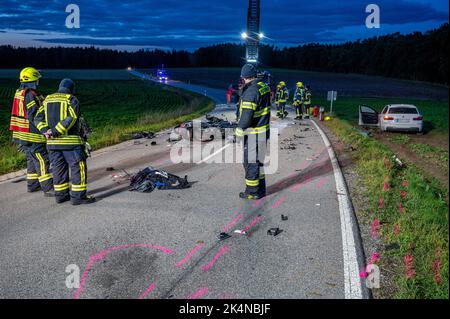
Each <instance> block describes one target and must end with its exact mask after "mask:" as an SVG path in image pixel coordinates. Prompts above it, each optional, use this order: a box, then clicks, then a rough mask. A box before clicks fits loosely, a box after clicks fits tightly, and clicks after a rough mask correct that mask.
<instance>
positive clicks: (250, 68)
mask: <svg viewBox="0 0 450 319" xmlns="http://www.w3.org/2000/svg"><path fill="white" fill-rule="evenodd" d="M257 76H258V71H257V70H256V67H255V66H254V65H253V64H250V63H247V64H245V65H244V66H243V67H242V70H241V77H242V78H244V79H249V78H256V77H257Z"/></svg>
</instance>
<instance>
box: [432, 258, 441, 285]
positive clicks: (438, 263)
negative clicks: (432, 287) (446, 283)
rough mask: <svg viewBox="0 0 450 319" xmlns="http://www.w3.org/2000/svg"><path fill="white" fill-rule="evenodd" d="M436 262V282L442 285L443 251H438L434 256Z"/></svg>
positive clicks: (434, 263) (434, 265)
mask: <svg viewBox="0 0 450 319" xmlns="http://www.w3.org/2000/svg"><path fill="white" fill-rule="evenodd" d="M434 257H435V258H434V261H433V272H434V281H435V282H436V283H437V284H438V285H440V284H441V283H442V276H441V257H442V256H441V251H440V250H437V251H436V253H435V254H434Z"/></svg>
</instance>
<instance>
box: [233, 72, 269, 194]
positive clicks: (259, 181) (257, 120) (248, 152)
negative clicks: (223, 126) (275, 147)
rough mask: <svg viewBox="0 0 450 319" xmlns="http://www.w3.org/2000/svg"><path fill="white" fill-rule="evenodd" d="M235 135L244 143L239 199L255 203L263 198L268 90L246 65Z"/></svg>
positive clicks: (267, 133) (242, 73)
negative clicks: (241, 183) (243, 170)
mask: <svg viewBox="0 0 450 319" xmlns="http://www.w3.org/2000/svg"><path fill="white" fill-rule="evenodd" d="M241 77H242V79H243V80H244V87H243V89H242V96H241V101H240V107H239V109H240V114H239V122H238V128H237V129H236V136H237V137H241V138H243V142H244V169H245V184H246V189H245V192H242V193H240V194H239V197H240V198H244V199H250V200H256V199H260V198H263V197H265V196H266V179H265V175H264V167H263V166H264V157H265V149H266V145H267V139H268V138H269V132H270V106H271V101H270V100H271V90H270V87H269V86H268V85H267V84H266V83H264V82H262V81H260V80H258V79H257V70H256V67H255V66H253V65H252V64H246V65H244V66H243V68H242V70H241Z"/></svg>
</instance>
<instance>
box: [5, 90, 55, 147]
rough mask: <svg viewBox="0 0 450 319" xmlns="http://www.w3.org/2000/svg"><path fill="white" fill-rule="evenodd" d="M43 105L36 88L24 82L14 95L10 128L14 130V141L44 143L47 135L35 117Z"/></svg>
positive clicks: (25, 143) (24, 143)
mask: <svg viewBox="0 0 450 319" xmlns="http://www.w3.org/2000/svg"><path fill="white" fill-rule="evenodd" d="M40 106H41V99H40V97H39V95H38V93H37V91H36V90H34V89H33V88H30V87H27V86H26V85H25V84H22V85H21V87H20V88H19V89H18V90H17V91H16V93H15V95H14V101H13V105H12V110H11V121H10V125H9V129H10V130H11V131H12V132H13V134H12V139H13V141H14V142H16V143H19V144H23V145H27V144H30V143H41V144H44V143H45V142H46V141H45V137H44V136H43V135H42V134H41V133H40V132H39V130H38V129H37V127H36V126H35V125H34V118H35V116H36V113H37V110H38V109H39V108H40Z"/></svg>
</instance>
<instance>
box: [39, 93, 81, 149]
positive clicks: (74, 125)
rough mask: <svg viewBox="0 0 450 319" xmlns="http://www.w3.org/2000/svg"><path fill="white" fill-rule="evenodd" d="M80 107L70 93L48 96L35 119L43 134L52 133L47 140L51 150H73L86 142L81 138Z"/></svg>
mask: <svg viewBox="0 0 450 319" xmlns="http://www.w3.org/2000/svg"><path fill="white" fill-rule="evenodd" d="M80 117H81V113H80V106H79V102H78V99H77V98H76V97H75V96H74V95H72V94H68V93H55V94H51V95H49V96H47V98H46V99H45V100H44V103H43V105H42V107H41V108H40V109H39V111H38V114H37V115H36V118H35V124H36V127H37V128H38V129H39V131H40V132H41V133H45V132H47V131H48V130H49V129H50V130H51V132H52V138H50V139H48V140H47V148H48V149H49V150H72V149H74V148H76V147H78V146H80V145H84V144H85V142H84V140H83V139H82V138H81V136H80V135H81V132H80V131H81V130H80Z"/></svg>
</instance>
